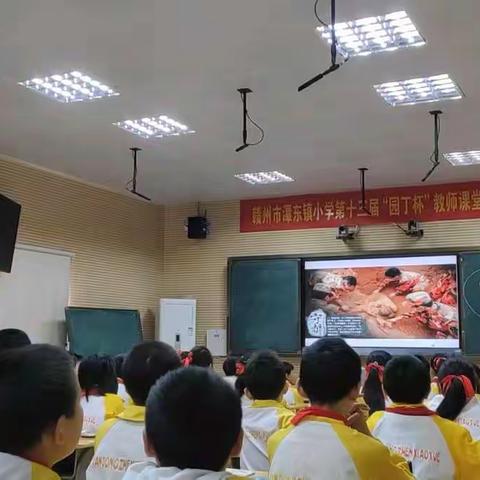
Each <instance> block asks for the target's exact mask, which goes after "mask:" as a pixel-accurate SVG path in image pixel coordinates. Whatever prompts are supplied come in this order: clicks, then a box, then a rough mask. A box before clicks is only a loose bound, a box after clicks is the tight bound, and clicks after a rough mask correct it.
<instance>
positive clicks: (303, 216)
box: [240, 182, 480, 232]
mask: <svg viewBox="0 0 480 480" xmlns="http://www.w3.org/2000/svg"><path fill="white" fill-rule="evenodd" d="M365 204H366V208H367V209H368V213H367V212H365V211H363V210H362V209H361V206H362V205H361V195H360V192H342V193H326V194H318V195H301V196H294V197H283V198H266V199H259V200H242V201H241V202H240V231H241V232H264V231H272V230H300V229H308V228H329V227H338V226H340V225H373V224H381V223H400V222H408V221H409V220H418V221H424V222H428V221H438V220H463V219H470V218H480V182H469V183H453V184H446V185H425V186H420V187H407V188H402V187H400V188H382V189H376V190H369V191H367V194H366V202H365Z"/></svg>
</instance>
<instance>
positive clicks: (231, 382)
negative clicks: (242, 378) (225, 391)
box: [223, 375, 237, 388]
mask: <svg viewBox="0 0 480 480" xmlns="http://www.w3.org/2000/svg"><path fill="white" fill-rule="evenodd" d="M223 379H224V380H225V381H226V382H227V383H228V384H229V385H230V386H231V387H233V388H235V382H236V381H237V377H236V376H235V375H228V376H225V377H223Z"/></svg>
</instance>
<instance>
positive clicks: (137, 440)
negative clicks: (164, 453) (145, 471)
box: [87, 405, 149, 480]
mask: <svg viewBox="0 0 480 480" xmlns="http://www.w3.org/2000/svg"><path fill="white" fill-rule="evenodd" d="M144 429H145V407H140V406H137V405H129V406H127V407H126V408H125V411H124V412H122V413H121V414H120V415H118V417H117V418H112V419H110V420H107V421H106V422H105V423H104V424H103V425H102V426H101V427H100V428H99V429H98V431H97V437H96V439H95V455H94V456H93V459H92V461H91V463H90V466H89V467H88V469H87V480H121V479H122V478H123V475H125V472H126V471H127V469H128V467H129V466H130V465H132V464H134V463H138V462H145V461H147V460H148V458H149V457H147V455H146V454H145V448H144V446H143V431H144Z"/></svg>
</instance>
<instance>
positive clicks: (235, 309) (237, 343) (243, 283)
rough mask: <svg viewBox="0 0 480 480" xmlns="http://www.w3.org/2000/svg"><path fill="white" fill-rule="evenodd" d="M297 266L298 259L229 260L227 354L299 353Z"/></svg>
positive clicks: (298, 279) (299, 290)
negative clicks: (268, 351) (256, 352)
mask: <svg viewBox="0 0 480 480" xmlns="http://www.w3.org/2000/svg"><path fill="white" fill-rule="evenodd" d="M300 264H301V262H300V259H299V258H294V259H292V258H288V259H285V258H269V259H261V258H259V259H252V258H250V259H229V269H228V270H229V277H228V280H229V281H228V294H229V295H228V300H229V319H228V344H229V351H230V352H232V353H236V354H240V353H245V352H250V351H253V350H258V349H265V348H268V349H272V350H276V351H277V352H279V353H298V352H299V351H300V348H301V333H300V332H301V328H300V311H301V300H300V299H301V287H300Z"/></svg>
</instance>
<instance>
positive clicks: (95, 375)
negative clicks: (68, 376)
mask: <svg viewBox="0 0 480 480" xmlns="http://www.w3.org/2000/svg"><path fill="white" fill-rule="evenodd" d="M78 381H79V382H80V388H81V389H82V391H83V392H84V394H85V397H86V398H87V400H88V397H89V396H90V395H99V396H103V395H106V394H107V393H117V391H118V383H117V375H116V372H115V362H114V361H113V359H112V358H111V357H107V356H103V357H100V356H98V355H92V356H90V357H86V358H84V359H83V360H82V361H81V362H80V365H79V366H78Z"/></svg>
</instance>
